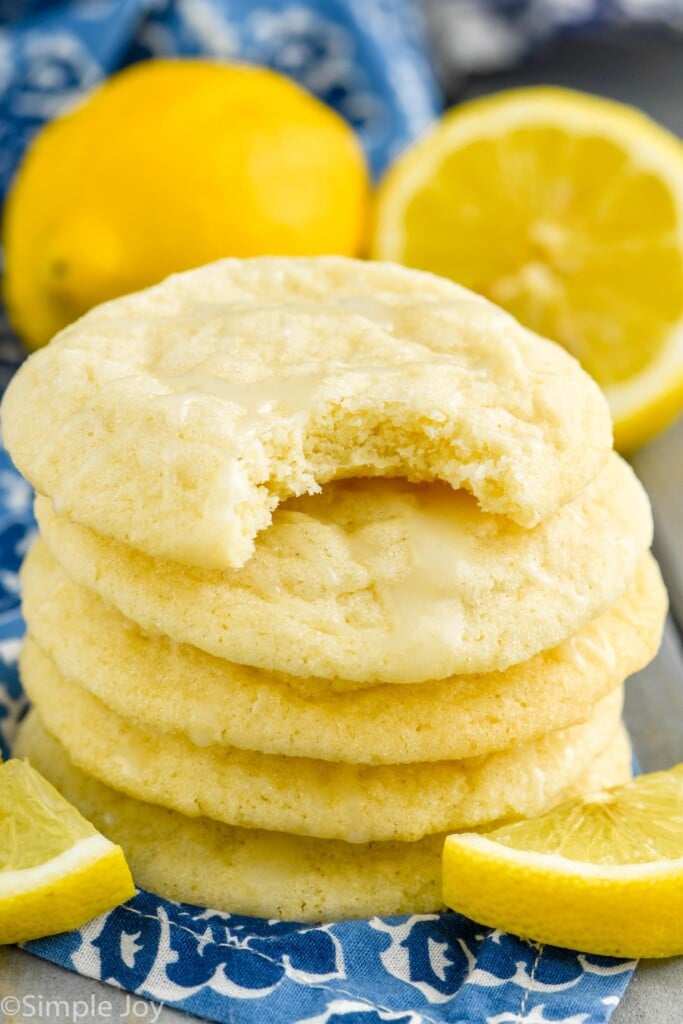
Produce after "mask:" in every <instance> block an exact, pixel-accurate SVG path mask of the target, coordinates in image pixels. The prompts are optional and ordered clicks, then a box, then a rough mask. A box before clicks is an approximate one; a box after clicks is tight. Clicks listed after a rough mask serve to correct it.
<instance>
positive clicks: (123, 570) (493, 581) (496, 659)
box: [36, 455, 652, 683]
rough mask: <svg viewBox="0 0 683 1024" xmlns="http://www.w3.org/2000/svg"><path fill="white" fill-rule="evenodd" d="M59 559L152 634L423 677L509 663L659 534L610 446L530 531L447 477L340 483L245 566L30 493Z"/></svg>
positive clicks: (348, 675)
mask: <svg viewBox="0 0 683 1024" xmlns="http://www.w3.org/2000/svg"><path fill="white" fill-rule="evenodd" d="M36 514H37V517H38V522H39V524H40V529H41V533H42V536H43V539H44V540H45V542H46V544H47V545H48V547H49V548H50V550H51V551H52V553H53V555H54V557H55V558H56V559H57V561H58V562H60V564H61V565H62V566H63V568H64V569H65V570H66V572H67V573H68V574H69V575H70V576H71V577H72V578H73V579H75V580H76V581H77V582H79V583H81V585H82V586H85V587H88V588H89V589H91V590H94V591H95V592H96V593H98V594H99V595H100V596H101V597H102V598H103V600H104V601H105V603H107V604H111V605H114V607H116V608H118V609H119V611H121V612H122V613H123V615H125V616H126V617H127V618H129V619H132V620H133V621H134V622H137V623H138V624H139V625H140V626H142V628H143V629H144V630H146V631H147V632H150V633H156V634H163V635H165V636H168V637H170V638H171V639H172V640H176V641H179V642H181V643H190V644H193V645H194V646H195V647H199V648H201V649H202V650H204V651H207V652H208V653H210V654H214V655H216V656H217V657H220V658H227V659H228V660H230V661H237V662H240V663H243V664H247V665H252V666H254V667H258V668H264V669H268V670H272V671H278V672H286V673H290V674H292V675H298V676H321V677H323V678H327V679H335V678H336V679H349V680H357V681H358V682H362V683H373V682H397V683H417V682H423V681H425V680H429V679H441V678H444V677H445V676H448V675H454V674H456V673H469V672H491V671H493V670H496V669H506V668H508V666H510V665H514V664H517V663H518V662H520V661H524V660H526V659H527V658H530V657H532V656H533V655H534V654H537V653H538V651H542V650H545V649H546V648H548V647H553V646H555V644H558V643H560V642H561V641H562V640H565V639H566V638H567V637H568V636H570V635H571V634H573V633H575V632H576V630H578V629H580V628H581V626H583V625H584V623H586V622H588V621H589V620H590V619H592V618H594V617H595V616H596V615H599V614H600V613H601V612H602V611H604V610H605V609H606V608H608V607H609V606H610V605H611V604H613V603H614V601H616V600H617V598H618V597H619V596H620V595H621V594H622V593H623V592H624V590H625V589H626V587H627V586H628V584H629V583H630V582H631V580H632V579H633V577H634V576H635V573H636V567H637V564H638V561H639V558H640V556H641V555H642V553H643V552H644V551H645V549H646V548H647V547H648V546H649V544H650V540H651V534H652V522H651V518H650V507H649V503H648V500H647V497H646V495H645V493H644V491H643V489H642V487H641V486H640V484H639V483H638V480H637V479H636V477H635V476H634V474H633V472H632V470H631V469H630V468H629V467H628V466H627V464H626V463H625V462H624V461H623V460H622V459H620V458H619V456H618V455H612V456H611V457H610V458H609V459H608V461H607V464H606V466H605V468H604V469H603V470H602V472H601V473H600V475H599V476H598V477H597V479H596V480H594V481H593V483H592V484H590V485H589V486H588V487H587V488H586V489H585V490H584V491H582V493H581V494H580V495H579V497H578V498H576V499H575V500H574V501H573V502H571V503H569V504H567V505H564V506H563V507H562V508H561V509H560V510H559V511H558V512H556V513H555V514H554V515H553V516H550V517H549V518H547V519H544V521H543V522H542V523H540V524H539V525H538V526H536V527H534V528H533V529H525V528H524V527H521V526H517V525H516V524H515V523H512V522H511V521H510V520H509V519H506V518H505V517H503V516H496V515H491V514H490V513H486V512H482V511H481V509H480V508H478V507H477V504H476V502H475V501H474V499H473V498H471V497H470V496H469V495H468V494H466V493H465V492H464V491H454V490H452V489H451V488H450V487H448V485H446V484H441V483H434V484H410V483H408V482H407V481H405V480H402V479H395V480H367V479H366V480H364V479H354V480H340V481H336V482H334V483H330V484H327V485H326V486H325V487H324V488H323V490H322V493H321V494H316V495H307V496H305V497H301V498H293V499H291V500H290V501H288V502H287V503H285V504H284V505H282V506H281V507H280V508H278V509H277V510H276V512H275V515H274V517H273V523H272V525H271V526H270V528H269V529H267V530H264V531H263V532H262V533H261V534H260V535H259V537H258V539H257V543H256V550H255V553H254V556H253V558H251V559H250V560H249V562H247V564H246V565H245V566H243V567H242V568H241V569H228V570H223V571H219V570H207V569H199V568H196V567H195V568H192V567H188V566H182V565H181V564H179V563H178V562H170V561H163V560H161V559H158V558H156V559H155V558H150V557H149V556H148V555H144V554H142V553H141V552H139V551H136V550H135V549H134V548H131V547H128V546H127V545H125V544H120V543H119V542H118V541H114V540H110V539H108V538H105V537H102V536H101V535H100V534H97V533H95V532H94V531H93V530H89V529H88V528H87V527H84V526H80V525H78V524H76V523H74V522H72V521H71V520H69V519H68V518H67V517H66V516H56V515H55V514H54V511H53V509H52V507H51V505H50V502H49V501H48V500H47V499H46V498H39V499H38V500H37V502H36Z"/></svg>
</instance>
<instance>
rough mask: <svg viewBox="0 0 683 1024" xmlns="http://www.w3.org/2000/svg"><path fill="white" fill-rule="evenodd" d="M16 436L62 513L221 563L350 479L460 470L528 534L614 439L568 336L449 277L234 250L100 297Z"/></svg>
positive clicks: (11, 403) (16, 394) (34, 363)
mask: <svg viewBox="0 0 683 1024" xmlns="http://www.w3.org/2000/svg"><path fill="white" fill-rule="evenodd" d="M3 433H4V439H5V442H6V444H7V447H8V449H9V451H10V453H11V455H12V457H13V459H14V460H15V462H16V464H17V466H18V468H19V469H20V470H21V472H22V473H23V474H24V475H25V476H26V477H27V478H28V479H29V480H30V482H31V483H32V484H33V485H34V486H35V487H36V489H37V490H38V491H39V492H40V493H42V494H45V495H48V496H49V497H50V498H51V499H52V500H53V501H54V503H55V506H56V507H57V509H59V511H60V512H61V513H63V514H66V515H68V516H69V517H70V518H72V519H73V520H75V521H77V522H79V523H82V524H83V525H86V526H89V527H90V528H91V529H93V530H95V531H96V532H98V533H100V534H102V535H105V536H109V537H112V538H115V539H117V540H119V541H122V542H124V543H127V544H129V545H132V546H133V547H136V548H139V549H140V550H143V551H145V552H147V553H148V554H150V555H153V556H158V557H162V558H169V559H174V560H176V561H181V562H185V563H188V564H192V565H197V566H202V567H205V568H226V567H239V566H241V565H243V564H244V563H245V562H246V561H247V560H248V559H249V557H250V556H251V554H252V552H253V544H254V538H255V537H256V535H257V533H258V532H259V531H260V530H263V529H264V528H265V527H267V526H268V524H269V523H270V520H271V516H272V513H273V511H274V509H275V508H276V507H277V505H278V504H279V503H280V502H281V501H284V500H286V499H287V498H290V497H292V496H296V495H300V494H304V493H314V492H316V491H317V490H319V488H320V485H321V484H323V483H325V482H326V481H329V480H332V479H337V478H342V477H349V476H402V477H405V478H407V479H410V480H412V481H428V480H435V479H436V480H443V481H445V482H447V483H449V484H451V485H452V486H453V487H455V488H464V489H465V490H468V491H470V492H471V493H472V494H473V495H474V496H475V497H476V498H477V500H478V502H479V503H480V505H481V507H482V508H483V509H484V510H487V511H489V512H495V513H499V514H502V515H505V516H507V517H509V518H510V519H511V520H514V521H515V522H517V523H519V524H522V525H524V526H528V527H531V526H534V525H535V524H537V523H538V522H539V521H540V520H541V519H543V518H544V517H546V516H548V515H551V514H553V513H554V512H556V511H557V509H558V508H560V507H561V506H562V505H563V504H565V503H566V502H568V501H570V500H572V499H573V498H575V497H576V495H577V494H578V493H579V492H580V491H581V490H582V489H583V488H584V487H585V486H586V485H588V484H589V483H590V481H591V480H593V479H594V478H595V477H596V476H597V474H598V472H599V471H600V468H601V467H602V466H603V464H604V462H605V460H606V458H607V453H608V450H609V448H610V446H611V426H610V421H609V414H608V410H607V406H606V403H605V401H604V398H603V396H602V394H601V392H600V391H599V389H598V387H597V385H595V384H594V383H593V381H592V380H591V379H590V378H589V377H588V376H587V375H586V374H585V373H584V371H583V370H582V369H581V368H580V367H579V364H578V363H577V362H576V361H575V360H574V359H573V358H572V357H571V356H570V355H568V354H567V353H566V352H565V351H564V350H563V349H561V348H559V347H558V346H557V345H554V344H552V343H550V342H547V341H545V340H543V339H540V338H538V337H536V336H535V335H533V334H531V333H530V332H528V331H527V330H525V329H524V328H522V327H521V326H520V325H519V324H518V323H517V322H516V321H515V320H513V319H512V318H511V317H510V316H509V315H508V314H506V313H504V312H503V311H502V310H500V309H498V308H497V307H495V306H493V305H491V304H490V303H488V302H486V301H485V300H484V299H482V298H480V297H478V296H476V295H474V294H473V293H470V292H468V291H466V290H465V289H463V288H460V287H458V286H457V285H455V284H453V283H451V282H448V281H444V280H441V279H440V278H437V277H434V276H432V275H429V274H424V273H420V272H418V271H414V270H409V269H406V268H402V267H398V266H393V265H391V264H381V263H372V262H363V261H353V260H346V259H343V258H340V257H321V258H317V259H299V260H293V259H275V258H260V259H253V260H244V261H238V260H224V261H221V262H219V263H215V264H212V265H209V266H207V267H202V268H200V269H198V270H194V271H190V272H187V273H185V274H181V275H177V276H175V277H172V278H169V279H168V280H167V281H165V282H163V283H162V284H160V285H157V286H155V287H154V288H150V289H148V290H146V291H143V292H140V293H138V294H135V295H131V296H127V297H124V298H121V299H116V300H114V301H112V302H109V303H107V304H105V305H103V306H100V307H98V308H96V309H94V310H92V311H91V312H90V313H88V314H87V315H86V316H85V317H83V318H82V319H81V320H79V321H78V322H77V323H75V324H73V325H72V326H70V327H68V328H67V329H66V330H65V331H63V332H62V333H61V334H60V335H59V336H58V337H57V338H56V339H55V340H54V341H53V342H52V343H51V344H50V345H49V346H48V347H47V348H45V349H43V350H41V351H40V352H38V353H36V354H34V355H33V356H32V357H31V358H30V359H29V360H28V361H27V363H26V364H25V365H24V367H23V368H22V369H21V370H20V371H19V373H18V374H17V375H16V377H15V379H14V380H13V382H12V383H11V385H10V387H9V389H8V391H7V394H6V397H5V400H4V403H3Z"/></svg>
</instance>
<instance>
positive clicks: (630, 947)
mask: <svg viewBox="0 0 683 1024" xmlns="http://www.w3.org/2000/svg"><path fill="white" fill-rule="evenodd" d="M443 893H444V902H445V903H446V905H447V906H449V907H452V908H453V909H454V910H458V911H460V913H462V914H465V915H466V916H467V917H470V918H472V919H474V920H475V921H480V922H481V923H482V924H486V925H489V926H492V927H495V928H500V929H501V930H503V931H510V932H515V933H516V934H518V935H522V936H524V937H525V938H528V939H534V940H536V941H538V942H547V943H551V944H552V945H555V946H565V947H567V948H570V949H581V950H585V951H586V952H587V953H599V954H604V955H606V956H623V957H629V958H638V957H664V956H674V955H677V954H680V953H683V764H680V765H678V766H677V767H676V768H672V769H671V770H669V771H665V772H655V773H653V774H651V775H641V776H640V777H639V778H637V779H634V780H633V782H628V783H626V784H625V785H623V786H618V787H616V788H614V789H609V790H604V791H601V792H597V793H595V794H593V795H592V796H589V797H586V798H584V799H583V800H577V801H572V802H569V803H566V804H564V805H562V806H560V807H558V808H556V809H555V810H553V811H549V812H548V813H547V814H544V815H543V816H542V817H540V818H534V819H530V820H528V821H520V822H517V823H515V824H512V825H506V826H502V827H500V828H497V829H494V830H493V831H491V832H487V833H485V834H475V833H461V834H456V835H451V836H448V838H447V839H446V844H445V847H444V860H443Z"/></svg>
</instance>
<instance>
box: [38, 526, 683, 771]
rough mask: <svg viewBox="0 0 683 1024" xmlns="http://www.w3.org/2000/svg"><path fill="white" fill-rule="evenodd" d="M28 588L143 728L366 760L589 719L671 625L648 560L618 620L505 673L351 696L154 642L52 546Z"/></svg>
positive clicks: (267, 749) (441, 755)
mask: <svg viewBox="0 0 683 1024" xmlns="http://www.w3.org/2000/svg"><path fill="white" fill-rule="evenodd" d="M22 589H23V611H24V618H25V619H26V621H27V623H28V628H29V631H30V633H31V634H32V636H33V637H34V638H35V640H36V641H37V642H38V644H39V645H40V647H41V648H42V649H43V650H44V651H45V653H46V654H47V655H48V656H49V658H50V659H51V660H52V661H53V662H54V663H55V666H56V668H57V669H58V671H59V672H60V674H61V675H62V676H65V677H66V678H67V679H73V680H76V681H77V682H78V684H79V685H80V686H81V687H82V688H84V689H87V690H90V691H91V692H92V693H93V694H94V695H95V696H96V697H99V698H100V700H102V701H103V702H104V703H105V704H106V705H108V706H109V707H110V708H111V709H112V710H113V711H115V712H116V713H117V714H119V715H121V716H123V717H125V718H127V719H128V720H130V721H131V722H133V723H135V724H137V725H140V726H142V727H143V728H146V729H151V730H153V731H157V730H161V731H162V732H179V733H183V734H185V735H186V736H188V737H189V738H190V739H191V740H193V742H195V743H196V744H197V745H198V746H210V745H212V744H215V745H219V744H224V745H229V746H237V747H243V748H245V749H248V750H259V751H262V752H263V753H266V754H284V755H287V756H294V757H310V758H318V759H321V760H329V761H345V762H350V763H367V764H382V763H384V764H392V763H393V764H396V763H400V762H414V761H440V760H444V759H448V760H457V759H461V758H466V757H474V756H477V755H480V754H488V753H490V752H491V751H494V750H501V749H503V748H505V747H509V746H512V745H517V744H520V743H525V742H528V741H530V740H533V739H535V738H537V737H539V736H541V735H543V734H544V733H546V732H551V731H554V730H556V729H562V728H565V727H567V726H570V725H574V724H576V723H578V722H581V721H585V720H586V719H587V718H588V717H589V715H590V712H591V709H592V706H593V705H594V704H595V702H596V701H597V700H599V699H600V698H601V697H604V696H606V694H608V693H609V692H611V691H612V690H613V689H615V688H616V687H617V686H619V685H621V683H622V681H623V680H624V678H625V677H626V676H628V675H630V674H631V673H633V672H636V671H638V670H639V669H641V668H643V667H644V666H645V665H646V664H647V662H648V661H650V659H651V658H652V657H653V656H654V654H655V652H656V650H657V647H658V645H659V641H660V637H661V632H662V627H663V623H664V618H665V615H666V592H665V590H664V585H663V583H662V581H661V577H660V575H659V570H658V568H657V563H656V562H655V560H654V559H653V558H652V556H651V555H644V556H642V558H641V560H640V562H639V563H638V571H637V573H636V577H635V579H634V581H633V583H632V584H631V585H630V586H629V587H628V589H627V590H626V591H625V593H624V594H623V596H622V597H621V598H619V600H618V601H617V602H616V603H615V604H614V605H612V606H611V607H610V608H608V609H607V611H605V612H603V613H602V615H600V616H598V618H596V619H593V620H592V621H591V622H589V623H587V624H586V625H585V626H584V627H583V628H582V629H580V630H579V632H578V633H576V634H575V635H574V636H572V637H570V638H569V639H567V640H565V641H563V643H561V644H560V645H559V646H557V647H555V648H551V649H550V650H548V651H542V652H541V653H540V654H538V655H536V657H534V658H532V659H530V660H529V661H526V662H522V663H521V664H519V665H516V666H513V667H511V668H509V669H508V670H507V671H506V672H493V673H488V674H487V675H476V674H475V675H470V676H452V677H449V678H446V679H444V680H441V681H435V680H430V681H428V682H426V683H422V684H414V685H400V686H392V685H382V686H374V687H362V688H361V689H353V688H351V687H353V686H354V685H355V684H352V683H348V682H344V681H342V680H334V679H333V680H325V679H315V678H314V679H306V678H302V677H297V676H284V675H279V674H277V673H271V672H265V671H263V670H259V669H253V668H250V667H249V666H246V665H239V664H237V663H235V662H228V661H224V660H223V659H220V658H215V657H212V656H211V655H208V654H206V653H204V652H203V651H200V650H199V649H198V648H196V647H191V646H189V645H187V644H176V643H173V642H172V641H170V640H168V639H166V638H165V637H160V636H147V635H145V634H143V633H142V632H141V631H140V630H139V629H138V628H136V627H135V626H134V624H133V623H131V622H130V621H129V620H127V619H125V618H124V617H123V616H122V615H121V614H120V613H119V612H117V611H116V610H115V609H114V608H108V607H107V606H106V605H105V604H104V603H103V602H102V600H101V599H100V598H99V597H98V596H97V595H96V594H95V593H94V591H89V590H86V589H85V588H84V587H81V586H79V585H78V584H77V583H75V582H74V581H73V580H71V579H70V578H69V577H68V576H67V575H66V573H65V572H64V571H63V569H61V568H60V566H59V565H58V564H57V562H56V561H55V560H54V558H53V557H52V555H51V554H50V552H49V550H48V548H47V547H46V545H45V544H44V543H43V542H40V541H39V542H37V543H36V544H35V545H34V546H33V548H32V550H31V551H30V552H29V554H28V557H27V559H26V561H25V563H24V567H23V569H22ZM198 691H199V692H201V700H197V692H198Z"/></svg>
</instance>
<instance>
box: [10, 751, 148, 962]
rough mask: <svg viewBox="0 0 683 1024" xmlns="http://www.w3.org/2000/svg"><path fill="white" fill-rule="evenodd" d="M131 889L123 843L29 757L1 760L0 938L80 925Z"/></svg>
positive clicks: (49, 932)
mask: <svg viewBox="0 0 683 1024" xmlns="http://www.w3.org/2000/svg"><path fill="white" fill-rule="evenodd" d="M134 892H135V887H134V885H133V880H132V878H131V875H130V871H129V870H128V865H127V864H126V861H125V858H124V856H123V851H122V850H121V848H120V847H119V846H115V845H114V844H113V843H110V842H109V840H108V839H105V838H104V836H102V835H100V833H99V832H97V830H96V829H95V828H94V826H93V825H91V824H90V823H89V822H87V821H86V820H85V818H83V817H81V815H80V814H79V813H78V811H77V810H76V808H75V807H72V806H71V804H69V803H67V801H66V800H65V799H64V798H63V797H62V796H60V794H59V793H58V792H57V790H56V789H54V788H53V787H52V786H51V785H50V784H49V783H48V782H46V781H45V779H44V778H43V777H42V776H41V775H39V774H38V772H36V771H34V769H33V768H31V767H30V765H29V764H28V762H26V761H16V760H14V761H7V762H6V763H5V764H3V765H0V943H6V942H26V941H28V940H29V939H36V938H40V937H41V936H44V935H53V934H55V933H57V932H63V931H69V930H70V929H72V928H78V927H80V926H81V925H82V924H85V923H86V921H90V920H91V919H92V918H93V917H97V915H98V914H101V913H103V912H104V911H105V910H109V909H110V908H111V907H114V906H116V905H117V904H118V903H122V902H123V901H124V900H127V899H129V898H130V897H131V896H132V895H133V894H134Z"/></svg>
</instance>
